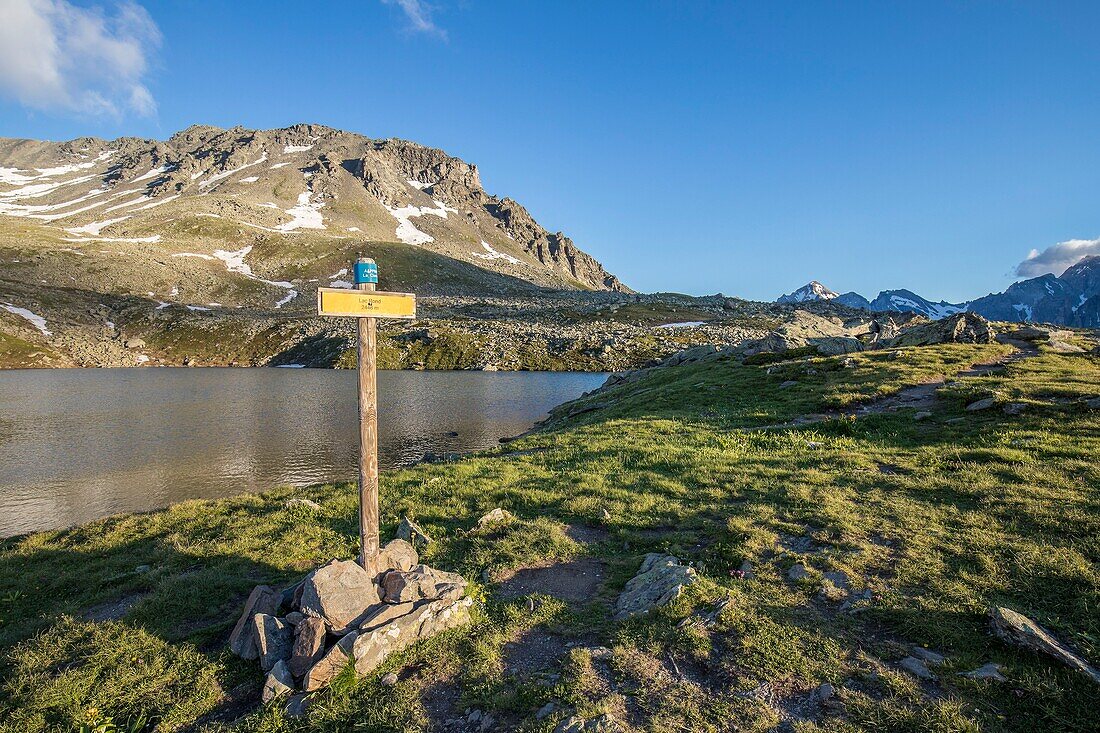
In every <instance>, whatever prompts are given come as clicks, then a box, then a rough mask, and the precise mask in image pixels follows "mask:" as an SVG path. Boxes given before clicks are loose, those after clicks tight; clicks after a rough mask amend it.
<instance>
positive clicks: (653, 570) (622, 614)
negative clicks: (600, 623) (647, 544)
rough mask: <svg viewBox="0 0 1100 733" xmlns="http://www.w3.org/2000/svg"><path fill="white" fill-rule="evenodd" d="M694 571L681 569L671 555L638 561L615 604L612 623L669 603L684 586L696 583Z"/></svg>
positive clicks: (651, 554) (688, 568) (657, 555)
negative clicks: (637, 567) (639, 562)
mask: <svg viewBox="0 0 1100 733" xmlns="http://www.w3.org/2000/svg"><path fill="white" fill-rule="evenodd" d="M698 579H699V576H698V574H697V573H696V572H695V569H694V568H690V567H688V566H686V565H681V564H680V561H679V560H677V559H676V558H675V557H673V556H672V555H662V554H660V553H656V552H651V553H649V554H648V555H646V556H645V559H644V560H642V566H641V567H640V568H639V569H638V572H637V574H636V575H635V576H634V577H633V578H631V579H630V581H629V582H628V583H627V584H626V587H625V588H624V589H623V592H622V593H621V594H620V595H619V599H618V601H617V602H616V603H615V619H616V620H621V619H624V618H628V617H630V616H634V615H636V614H640V613H647V612H648V611H650V610H652V609H654V608H656V607H658V606H664V605H666V604H668V603H671V602H672V601H673V600H675V599H676V598H678V597H679V595H680V594H681V593H683V591H684V588H685V587H686V586H689V585H691V584H692V583H695V582H696V581H698Z"/></svg>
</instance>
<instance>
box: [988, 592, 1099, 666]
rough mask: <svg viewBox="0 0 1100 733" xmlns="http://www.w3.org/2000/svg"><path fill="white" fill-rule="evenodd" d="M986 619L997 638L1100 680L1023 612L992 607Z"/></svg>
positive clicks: (1079, 659)
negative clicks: (1044, 655) (1051, 658)
mask: <svg viewBox="0 0 1100 733" xmlns="http://www.w3.org/2000/svg"><path fill="white" fill-rule="evenodd" d="M989 619H990V627H991V628H992V630H993V634H994V635H995V636H996V637H997V638H998V639H1001V640H1002V641H1004V642H1007V643H1009V644H1013V645H1015V646H1020V647H1023V648H1025V649H1029V650H1031V651H1033V652H1038V653H1040V654H1046V655H1047V656H1050V657H1053V658H1054V659H1057V660H1058V661H1060V662H1062V663H1063V664H1065V665H1066V666H1068V667H1070V668H1072V669H1075V670H1077V671H1078V672H1080V673H1081V674H1083V675H1085V676H1086V677H1088V678H1089V679H1091V680H1092V681H1093V682H1095V683H1097V684H1100V672H1098V671H1097V670H1096V669H1095V668H1093V667H1092V666H1091V665H1089V663H1088V662H1086V661H1085V660H1084V659H1082V658H1081V657H1080V656H1078V655H1077V654H1074V653H1073V652H1072V651H1070V650H1069V648H1068V647H1066V646H1065V645H1064V644H1062V642H1060V641H1059V640H1058V639H1057V638H1055V637H1054V635H1053V634H1051V633H1050V632H1049V631H1047V630H1046V629H1044V628H1043V627H1042V626H1040V625H1039V624H1037V623H1035V622H1034V621H1032V620H1031V619H1029V618H1028V617H1027V616H1024V615H1023V614H1022V613H1017V612H1016V611H1013V610H1012V609H1009V608H1003V607H1002V608H994V609H991V610H990V612H989Z"/></svg>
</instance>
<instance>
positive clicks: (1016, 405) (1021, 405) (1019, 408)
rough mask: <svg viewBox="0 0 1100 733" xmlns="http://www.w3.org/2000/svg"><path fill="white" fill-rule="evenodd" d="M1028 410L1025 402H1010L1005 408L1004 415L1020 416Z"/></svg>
mask: <svg viewBox="0 0 1100 733" xmlns="http://www.w3.org/2000/svg"><path fill="white" fill-rule="evenodd" d="M1026 409H1027V403H1025V402H1009V403H1008V404H1007V405H1005V407H1004V413H1005V414H1006V415H1019V414H1021V413H1023V411H1024V410H1026Z"/></svg>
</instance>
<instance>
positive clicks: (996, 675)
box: [959, 662, 1005, 682]
mask: <svg viewBox="0 0 1100 733" xmlns="http://www.w3.org/2000/svg"><path fill="white" fill-rule="evenodd" d="M1002 669H1003V667H1001V665H999V664H997V663H996V662H990V663H989V664H983V665H982V666H980V667H978V668H977V669H975V670H972V671H970V672H960V673H959V676H960V677H966V678H967V679H971V680H993V681H994V682H1004V681H1005V676H1004V675H1003V674H1001V670H1002Z"/></svg>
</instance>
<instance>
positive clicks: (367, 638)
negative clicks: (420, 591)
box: [352, 598, 474, 674]
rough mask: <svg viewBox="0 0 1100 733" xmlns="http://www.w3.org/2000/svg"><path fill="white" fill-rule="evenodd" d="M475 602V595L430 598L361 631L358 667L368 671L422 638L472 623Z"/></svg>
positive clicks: (355, 650)
mask: <svg viewBox="0 0 1100 733" xmlns="http://www.w3.org/2000/svg"><path fill="white" fill-rule="evenodd" d="M473 602H474V600H473V599H472V598H462V599H459V600H447V599H443V600H437V601H430V602H428V603H423V604H420V605H418V606H417V607H416V608H415V609H414V610H413V611H412V613H408V614H405V615H404V616H401V617H400V618H397V619H394V620H393V621H391V622H390V623H388V624H386V625H385V626H380V627H378V628H376V629H374V630H373V631H368V632H364V633H362V634H358V635H357V637H356V639H355V644H354V647H353V650H352V656H353V657H354V659H355V670H356V671H357V672H358V673H359V674H366V673H368V672H370V671H371V670H373V669H375V668H377V667H378V665H380V664H382V662H383V661H385V659H386V657H388V656H389V655H390V654H393V653H394V652H398V651H401V650H402V649H405V648H407V647H409V646H411V645H412V644H414V643H416V642H417V641H420V640H421V639H427V638H429V637H432V636H435V635H436V634H438V633H441V632H443V631H446V630H448V629H453V628H456V627H458V626H462V625H463V624H466V623H468V622H469V620H470V606H472V605H473Z"/></svg>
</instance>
